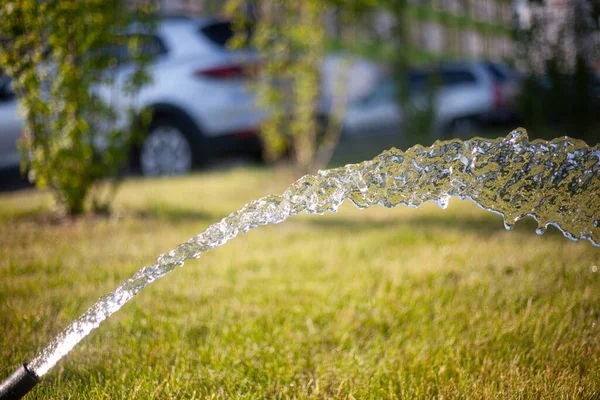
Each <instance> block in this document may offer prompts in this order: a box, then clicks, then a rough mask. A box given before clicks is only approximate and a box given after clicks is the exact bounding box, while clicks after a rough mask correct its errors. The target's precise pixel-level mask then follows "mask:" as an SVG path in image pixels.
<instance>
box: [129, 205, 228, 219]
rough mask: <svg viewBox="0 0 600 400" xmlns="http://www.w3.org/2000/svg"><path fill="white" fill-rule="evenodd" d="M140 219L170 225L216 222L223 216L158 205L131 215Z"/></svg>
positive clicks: (196, 209)
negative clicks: (166, 222) (163, 222)
mask: <svg viewBox="0 0 600 400" xmlns="http://www.w3.org/2000/svg"><path fill="white" fill-rule="evenodd" d="M133 216H135V217H136V218H140V219H159V220H166V221H168V222H170V223H181V222H218V221H219V220H221V218H223V215H217V214H215V213H211V212H207V211H204V210H201V209H198V208H182V207H178V206H174V205H171V204H168V203H158V204H152V205H149V206H147V207H146V208H145V209H143V210H138V211H136V212H134V213H133Z"/></svg>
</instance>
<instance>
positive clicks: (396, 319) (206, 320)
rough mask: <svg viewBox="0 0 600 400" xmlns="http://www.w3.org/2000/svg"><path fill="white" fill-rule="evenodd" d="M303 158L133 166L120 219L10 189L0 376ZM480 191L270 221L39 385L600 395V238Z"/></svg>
mask: <svg viewBox="0 0 600 400" xmlns="http://www.w3.org/2000/svg"><path fill="white" fill-rule="evenodd" d="M289 183H291V180H290V178H289V176H288V175H285V174H283V173H281V172H273V171H272V170H269V169H233V170H229V171H221V172H208V173H202V174H195V175H192V176H189V177H183V178H172V179H164V180H162V179H158V180H142V179H131V180H129V181H127V182H126V183H125V184H124V186H123V187H122V189H121V191H120V192H119V193H118V196H117V199H116V203H115V214H114V216H112V217H110V218H102V217H95V218H94V217H87V218H83V219H81V220H78V221H76V222H70V223H68V222H64V221H58V220H56V219H55V218H53V217H52V207H53V206H52V202H51V200H50V197H49V195H47V194H44V193H38V192H36V191H33V190H25V191H19V192H15V193H4V194H0V277H1V280H0V338H1V339H0V378H2V379H3V378H4V377H6V376H8V375H9V374H10V373H11V372H12V371H13V370H14V369H15V368H16V367H17V366H18V365H19V364H20V363H23V362H27V361H29V360H31V358H33V357H34V356H35V354H36V352H37V351H38V350H40V349H41V348H43V346H45V345H46V344H47V343H49V342H50V341H51V340H52V338H53V337H54V336H55V335H56V334H57V333H59V332H60V331H61V330H62V329H63V328H64V327H66V326H67V325H68V324H69V323H70V322H71V321H72V320H73V319H74V318H76V317H77V316H79V315H80V314H81V313H82V312H84V311H85V310H86V309H87V307H89V306H90V305H91V304H92V303H93V302H94V301H95V300H96V299H97V298H98V297H99V296H101V295H104V294H106V293H108V292H110V291H111V290H113V289H114V288H115V287H116V286H117V285H119V284H120V283H121V282H122V281H124V280H125V279H127V278H128V277H129V276H130V275H132V274H133V273H134V272H135V271H136V270H137V269H139V268H140V267H142V266H144V265H149V264H150V263H152V262H153V261H154V260H155V258H156V256H158V255H159V254H160V253H163V252H165V251H168V250H170V249H171V248H173V247H174V246H176V245H177V244H179V243H181V242H183V241H185V240H187V239H188V238H189V237H191V236H193V235H195V234H197V233H199V232H201V231H202V230H204V229H205V228H206V227H207V226H208V225H209V224H211V223H213V222H216V221H218V220H220V219H221V218H222V217H224V216H225V215H227V214H229V213H230V212H232V211H234V210H236V209H238V208H240V207H241V206H243V204H245V203H246V202H247V201H249V200H251V199H254V198H258V197H260V196H262V195H264V194H268V193H273V192H281V191H283V189H284V188H285V187H286V186H287V185H288V184H289ZM534 227H535V224H533V223H532V221H522V222H520V223H519V224H517V227H516V228H515V230H513V231H506V230H505V229H504V227H503V224H502V221H501V218H500V217H499V216H497V215H494V214H491V213H487V212H485V211H482V210H480V209H478V208H477V207H476V206H474V205H473V204H472V203H470V202H461V201H458V200H454V201H452V202H451V203H450V207H449V208H448V209H447V210H440V209H439V208H438V207H437V206H436V205H434V204H427V205H425V206H424V207H422V208H420V209H416V210H415V209H410V208H405V207H398V208H396V209H392V210H388V209H384V208H381V207H378V206H376V207H374V208H371V209H369V210H366V211H359V210H356V209H354V208H353V206H351V205H350V204H346V205H345V206H344V207H342V209H341V210H340V212H339V213H337V214H328V215H324V216H305V215H303V216H299V217H296V218H294V219H292V220H289V221H286V222H284V223H283V224H280V225H275V226H267V227H260V228H257V229H255V230H253V231H251V232H250V233H248V234H246V235H241V236H240V237H238V238H236V239H235V240H233V241H231V242H229V243H227V244H226V245H224V246H223V247H221V248H219V249H216V250H213V251H211V252H208V253H206V254H204V255H203V256H202V257H201V258H200V259H199V260H193V261H190V262H188V263H187V264H186V265H185V267H184V268H180V269H177V270H175V271H174V272H173V273H171V274H169V275H168V276H167V277H165V278H164V279H162V280H160V281H157V282H155V283H153V284H152V285H150V286H149V287H148V288H146V289H145V290H143V291H142V292H141V293H140V294H139V295H138V296H137V297H136V298H134V299H133V300H132V301H131V302H130V303H128V304H127V305H125V306H124V307H123V308H122V309H121V311H119V312H118V313H117V314H115V315H113V316H112V317H111V318H110V319H109V320H107V321H106V322H105V323H103V324H102V325H101V326H100V328H99V329H96V330H95V331H93V332H92V334H90V336H88V337H87V338H86V339H84V340H83V341H82V342H81V343H80V344H79V346H77V347H76V348H75V349H74V350H73V351H72V352H71V353H70V354H69V355H68V356H67V357H65V358H64V359H63V360H62V361H61V362H60V363H59V364H58V365H57V366H56V367H55V368H54V369H52V370H51V371H50V372H49V373H48V374H47V375H46V376H45V377H44V379H43V380H42V382H41V383H40V384H39V385H38V387H37V388H36V389H35V390H34V392H33V393H32V395H31V396H30V397H29V398H39V399H66V398H71V399H117V398H119V399H120V398H123V399H129V398H141V399H144V398H148V399H171V398H184V399H204V398H211V399H212V398H247V399H251V398H355V399H379V398H394V399H395V398H445V399H448V398H472V399H476V398H499V399H506V398H540V397H541V398H583V399H591V398H598V397H600V271H598V269H600V249H598V248H595V247H593V246H592V245H591V244H590V243H589V242H578V243H576V242H572V241H570V240H568V239H566V238H564V237H563V236H562V234H560V233H559V232H558V231H557V230H555V229H553V228H550V229H549V230H548V232H547V233H546V234H544V235H543V236H538V235H536V234H535V232H534Z"/></svg>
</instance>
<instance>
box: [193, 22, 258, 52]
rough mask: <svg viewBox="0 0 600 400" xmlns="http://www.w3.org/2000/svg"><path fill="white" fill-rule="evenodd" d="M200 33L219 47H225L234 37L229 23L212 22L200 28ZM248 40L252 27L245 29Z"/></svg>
mask: <svg viewBox="0 0 600 400" xmlns="http://www.w3.org/2000/svg"><path fill="white" fill-rule="evenodd" d="M200 33H201V34H202V35H203V36H205V37H206V38H207V39H208V40H210V41H211V42H212V43H213V44H216V45H217V46H219V47H225V46H226V45H227V43H228V42H229V41H230V40H231V38H232V37H233V35H234V32H233V27H232V26H231V22H214V23H212V24H210V25H206V26H203V27H202V28H200ZM246 33H247V35H248V38H249V37H250V36H252V26H251V25H249V26H248V27H247V32H246Z"/></svg>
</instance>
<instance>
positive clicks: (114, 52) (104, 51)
mask: <svg viewBox="0 0 600 400" xmlns="http://www.w3.org/2000/svg"><path fill="white" fill-rule="evenodd" d="M134 38H136V39H138V40H139V43H138V45H139V46H140V48H139V51H140V52H141V56H142V57H144V58H146V57H147V58H154V57H156V56H159V55H162V54H166V53H167V48H166V46H165V45H164V43H163V42H162V40H160V39H159V38H158V37H157V36H154V35H146V34H144V35H136V36H133V35H130V36H122V37H121V39H122V41H121V42H120V43H114V44H112V45H111V46H107V47H104V48H101V49H99V50H97V51H96V52H95V54H96V55H97V56H100V57H110V58H112V59H114V60H116V62H117V64H119V65H121V64H126V63H128V62H130V61H131V60H132V58H133V54H132V52H131V48H130V47H129V43H128V42H129V39H134Z"/></svg>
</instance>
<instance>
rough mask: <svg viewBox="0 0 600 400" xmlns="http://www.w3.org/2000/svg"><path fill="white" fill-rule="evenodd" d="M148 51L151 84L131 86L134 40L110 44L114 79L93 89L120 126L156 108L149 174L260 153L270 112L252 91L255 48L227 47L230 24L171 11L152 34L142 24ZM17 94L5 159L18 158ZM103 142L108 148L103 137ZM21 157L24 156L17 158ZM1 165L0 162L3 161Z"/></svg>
mask: <svg viewBox="0 0 600 400" xmlns="http://www.w3.org/2000/svg"><path fill="white" fill-rule="evenodd" d="M127 34H128V35H136V36H138V37H140V38H141V42H142V43H143V44H142V51H143V53H144V54H145V55H147V56H152V57H153V61H152V62H151V64H150V65H149V66H148V68H147V70H148V73H149V75H150V77H151V83H150V84H149V85H147V86H144V87H143V88H142V89H141V91H140V92H138V93H137V94H136V95H135V96H131V95H129V94H127V92H126V91H125V89H124V87H125V85H126V82H127V79H128V77H129V76H130V75H131V74H132V73H133V72H134V70H135V66H134V65H133V64H132V62H131V61H130V59H131V58H130V57H129V55H128V51H129V49H128V47H127V46H126V45H123V46H121V47H119V46H115V47H114V48H111V49H109V51H111V52H113V53H114V54H115V56H116V58H117V59H118V63H117V65H116V67H115V68H113V69H111V70H110V71H107V74H108V75H110V76H111V78H112V81H113V83H112V84H110V85H108V84H107V85H98V86H96V87H94V88H92V92H93V93H94V94H96V95H98V96H99V97H100V98H101V99H103V100H104V101H105V103H106V104H109V105H110V106H111V107H112V108H113V109H114V110H115V111H116V113H117V115H118V118H117V121H118V125H120V127H127V124H130V123H131V122H132V121H130V117H129V114H130V113H129V111H130V110H134V112H135V114H137V115H141V113H142V111H144V110H150V111H151V115H152V120H151V123H150V126H149V128H148V130H147V132H146V133H145V135H144V138H143V142H142V144H141V145H140V146H139V147H137V148H136V149H134V151H133V154H132V163H133V164H134V165H135V166H137V167H139V169H140V170H141V172H142V173H143V174H144V175H165V174H183V173H186V172H189V171H190V170H191V169H192V167H193V166H194V165H195V164H199V163H201V162H203V161H204V160H206V159H208V158H212V157H217V156H221V155H224V154H228V153H251V154H256V153H259V151H260V147H259V140H258V138H257V136H256V132H257V127H258V126H259V124H260V122H261V121H262V119H263V118H264V117H265V113H264V112H263V111H260V110H259V109H258V108H257V107H256V106H255V100H254V95H253V94H252V93H251V92H249V90H248V79H249V71H251V70H252V69H254V68H255V65H256V63H257V58H256V55H255V54H253V52H252V51H249V50H243V49H242V50H237V51H233V50H230V49H228V48H227V47H226V44H227V42H228V41H229V39H231V37H232V36H233V32H232V29H231V24H230V23H229V22H227V21H220V20H216V19H212V18H197V19H191V18H181V17H177V18H164V19H162V20H160V21H159V22H158V23H157V25H156V29H155V30H154V31H153V32H152V33H148V32H140V31H136V29H135V27H132V29H131V31H130V32H128V33H127ZM15 109H16V105H15V102H14V99H10V100H7V101H5V102H3V103H2V104H1V105H0V113H2V115H1V119H0V154H2V161H1V162H2V163H3V164H4V163H6V164H13V163H14V162H15V161H16V160H18V155H17V153H16V150H15V138H16V136H18V132H20V130H21V128H20V124H21V122H20V121H19V119H18V118H17V117H16V113H15ZM99 137H100V139H99V140H98V141H97V143H96V146H97V147H98V148H100V149H102V147H103V146H105V144H104V143H102V136H101V135H100V136H99ZM16 163H17V164H18V161H16ZM1 165H2V164H0V166H1Z"/></svg>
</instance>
